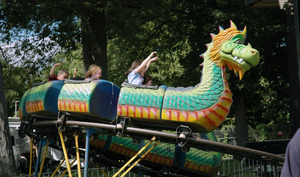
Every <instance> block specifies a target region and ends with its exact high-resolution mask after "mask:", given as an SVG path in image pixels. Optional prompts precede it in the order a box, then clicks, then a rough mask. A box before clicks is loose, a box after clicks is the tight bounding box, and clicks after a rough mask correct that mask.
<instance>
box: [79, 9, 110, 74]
mask: <svg viewBox="0 0 300 177" xmlns="http://www.w3.org/2000/svg"><path fill="white" fill-rule="evenodd" d="M81 23H82V53H83V66H84V70H85V72H86V71H87V69H88V67H89V66H90V65H91V64H96V65H98V66H100V67H101V68H102V77H101V79H107V41H106V29H105V13H104V12H99V11H96V10H93V11H92V12H90V13H85V14H83V15H82V17H81Z"/></svg>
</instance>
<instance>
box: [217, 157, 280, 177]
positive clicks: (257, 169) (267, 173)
mask: <svg viewBox="0 0 300 177" xmlns="http://www.w3.org/2000/svg"><path fill="white" fill-rule="evenodd" d="M281 169H282V164H276V163H273V164H272V163H267V162H264V163H262V162H260V161H257V160H253V159H246V158H243V159H242V160H236V159H223V160H222V163H221V166H220V169H219V172H218V176H219V177H225V176H226V177H279V176H280V172H281Z"/></svg>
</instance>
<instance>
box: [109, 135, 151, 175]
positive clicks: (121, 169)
mask: <svg viewBox="0 0 300 177" xmlns="http://www.w3.org/2000/svg"><path fill="white" fill-rule="evenodd" d="M153 141H155V136H154V137H153V138H152V139H151V140H150V141H149V142H148V143H147V144H146V145H145V146H144V147H143V148H142V149H141V150H139V152H137V153H136V154H135V155H134V156H133V157H132V158H131V159H130V160H129V161H128V162H127V163H126V164H125V165H124V166H123V167H122V168H120V170H119V171H118V172H117V173H116V174H114V175H113V177H116V176H118V175H119V174H120V173H121V171H123V170H124V169H125V168H126V167H127V165H129V164H130V163H131V162H132V161H133V160H134V159H135V158H136V157H137V156H138V155H139V154H141V153H142V152H143V151H144V150H145V149H146V148H147V147H148V146H149V145H150V144H151V143H152V142H153Z"/></svg>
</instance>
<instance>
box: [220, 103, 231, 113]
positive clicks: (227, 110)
mask: <svg viewBox="0 0 300 177" xmlns="http://www.w3.org/2000/svg"><path fill="white" fill-rule="evenodd" d="M218 107H220V108H221V109H223V110H224V111H226V112H229V109H227V108H226V107H224V106H223V105H221V104H218Z"/></svg>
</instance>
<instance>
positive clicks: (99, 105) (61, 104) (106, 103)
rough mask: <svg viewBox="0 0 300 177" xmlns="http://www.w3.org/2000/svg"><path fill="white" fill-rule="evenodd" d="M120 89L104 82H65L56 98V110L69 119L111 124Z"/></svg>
mask: <svg viewBox="0 0 300 177" xmlns="http://www.w3.org/2000/svg"><path fill="white" fill-rule="evenodd" d="M119 93H120V88H119V87H118V86H117V85H115V84H113V83H112V82H109V81H106V80H102V79H100V80H95V81H91V82H86V81H71V80H68V81H66V83H65V85H64V86H63V88H62V89H61V92H60V94H59V97H58V110H59V111H60V112H63V113H64V112H65V113H68V114H69V117H70V118H71V119H75V120H85V121H95V122H109V123H111V122H113V121H114V120H115V119H116V117H117V103H118V97H119Z"/></svg>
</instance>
